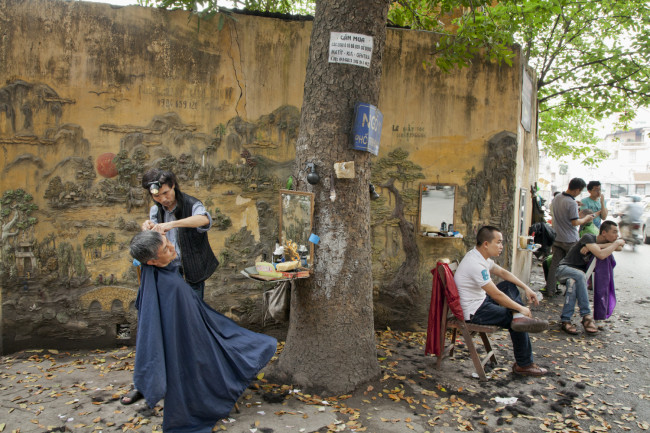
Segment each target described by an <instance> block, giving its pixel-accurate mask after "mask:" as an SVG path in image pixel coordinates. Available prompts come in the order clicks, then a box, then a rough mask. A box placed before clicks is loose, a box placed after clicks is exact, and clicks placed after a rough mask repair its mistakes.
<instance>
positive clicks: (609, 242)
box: [557, 221, 625, 335]
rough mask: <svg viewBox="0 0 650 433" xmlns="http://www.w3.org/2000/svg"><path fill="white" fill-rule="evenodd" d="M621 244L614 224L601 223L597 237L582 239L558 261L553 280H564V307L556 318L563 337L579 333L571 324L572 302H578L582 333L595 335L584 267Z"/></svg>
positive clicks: (573, 308) (612, 222)
mask: <svg viewBox="0 0 650 433" xmlns="http://www.w3.org/2000/svg"><path fill="white" fill-rule="evenodd" d="M623 245H625V241H624V240H623V239H618V226H617V225H616V223H615V222H614V221H603V223H602V224H601V226H600V234H599V235H598V236H594V235H592V234H585V235H584V236H582V238H580V240H579V241H578V242H577V243H576V244H575V245H574V246H572V247H571V248H570V249H569V252H568V253H567V255H566V257H564V258H563V259H562V261H561V262H560V265H559V266H558V268H557V280H558V281H559V282H564V281H566V283H565V284H566V293H565V299H564V308H563V309H562V314H561V316H560V317H561V321H562V325H561V329H562V330H563V331H564V332H566V333H567V334H571V335H576V334H578V333H579V332H578V329H577V328H576V326H575V325H573V323H571V317H573V313H574V312H575V308H576V301H577V302H578V307H579V309H580V316H582V326H583V327H584V329H585V332H586V333H587V334H596V333H597V332H598V328H597V327H596V325H595V324H594V319H593V317H592V315H591V308H590V306H589V294H588V293H587V277H586V275H585V272H587V268H588V267H589V264H590V263H591V260H592V259H593V258H594V257H596V258H597V259H600V260H604V259H606V258H607V257H609V256H610V255H611V254H612V253H613V252H614V251H620V250H621V249H623Z"/></svg>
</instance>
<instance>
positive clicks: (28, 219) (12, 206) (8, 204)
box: [0, 188, 38, 230]
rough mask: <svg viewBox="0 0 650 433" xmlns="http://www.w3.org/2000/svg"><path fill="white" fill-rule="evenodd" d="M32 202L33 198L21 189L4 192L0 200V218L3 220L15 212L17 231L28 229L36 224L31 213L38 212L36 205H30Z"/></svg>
mask: <svg viewBox="0 0 650 433" xmlns="http://www.w3.org/2000/svg"><path fill="white" fill-rule="evenodd" d="M32 200H34V197H33V196H32V195H31V194H29V193H27V192H25V190H23V189H20V188H19V189H15V190H11V189H10V190H7V191H5V192H4V193H3V194H2V197H1V198H0V205H1V210H0V217H2V219H3V220H4V219H6V218H7V217H9V216H10V215H12V214H13V213H14V212H17V213H18V220H17V221H16V223H15V224H16V228H18V229H19V230H26V229H28V228H29V227H31V226H33V225H35V224H36V223H37V222H38V220H37V219H36V218H35V217H33V216H31V214H32V212H34V211H36V210H38V205H36V204H34V203H32ZM15 215H16V214H14V216H15Z"/></svg>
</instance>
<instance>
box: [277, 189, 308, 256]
mask: <svg viewBox="0 0 650 433" xmlns="http://www.w3.org/2000/svg"><path fill="white" fill-rule="evenodd" d="M313 218H314V194H313V193H310V192H302V191H289V190H280V226H279V227H280V230H279V232H280V239H279V241H280V244H281V245H285V244H286V243H287V242H288V241H290V242H295V244H296V249H297V252H298V254H299V255H300V259H301V262H303V263H306V264H307V266H309V267H310V268H311V267H312V265H313V258H314V244H312V243H311V242H309V236H310V235H311V232H312V225H313Z"/></svg>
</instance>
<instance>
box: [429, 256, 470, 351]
mask: <svg viewBox="0 0 650 433" xmlns="http://www.w3.org/2000/svg"><path fill="white" fill-rule="evenodd" d="M438 266H442V267H443V269H444V274H445V280H446V282H447V284H443V282H442V279H441V278H440V274H439V273H438V268H437V267H438ZM431 274H433V287H432V289H431V304H430V305H429V322H428V325H427V343H426V346H425V349H424V352H425V354H427V355H429V354H431V353H433V354H434V355H436V356H440V354H441V353H442V340H441V339H440V331H441V329H440V324H441V322H442V319H443V317H442V309H443V305H444V301H445V298H446V299H447V305H449V309H450V310H451V312H452V313H454V316H456V318H457V319H458V320H461V321H464V320H465V319H464V316H463V309H462V308H461V306H460V297H459V296H458V289H457V288H456V282H455V281H454V273H453V272H452V271H451V269H449V265H448V264H447V263H442V262H438V264H437V266H436V267H435V268H433V269H431ZM443 290H444V293H443Z"/></svg>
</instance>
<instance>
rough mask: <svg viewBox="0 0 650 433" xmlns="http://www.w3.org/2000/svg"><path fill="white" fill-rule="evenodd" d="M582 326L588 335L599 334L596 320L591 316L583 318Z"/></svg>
mask: <svg viewBox="0 0 650 433" xmlns="http://www.w3.org/2000/svg"><path fill="white" fill-rule="evenodd" d="M582 326H583V327H584V328H585V332H586V333H587V334H596V333H598V328H596V325H595V324H594V319H593V318H592V317H591V316H584V317H583V318H582Z"/></svg>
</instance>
